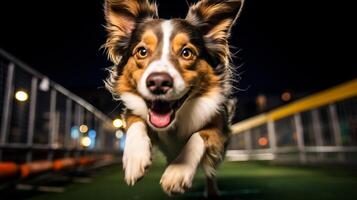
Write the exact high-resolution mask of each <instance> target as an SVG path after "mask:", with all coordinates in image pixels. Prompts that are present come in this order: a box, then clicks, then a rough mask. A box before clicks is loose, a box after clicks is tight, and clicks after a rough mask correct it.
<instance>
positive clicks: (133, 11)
mask: <svg viewBox="0 0 357 200" xmlns="http://www.w3.org/2000/svg"><path fill="white" fill-rule="evenodd" d="M104 14H105V19H106V21H107V31H108V33H109V35H108V39H107V42H106V43H105V45H104V46H105V48H106V49H107V50H108V53H109V57H110V58H111V60H112V61H113V62H114V63H116V62H118V60H119V58H118V55H117V54H121V53H122V52H123V51H125V50H127V48H128V44H129V40H130V37H131V35H132V33H133V31H134V30H135V28H136V26H137V25H138V23H140V22H142V21H144V20H145V19H147V18H157V17H158V14H157V6H156V4H155V3H150V2H149V0H105V4H104Z"/></svg>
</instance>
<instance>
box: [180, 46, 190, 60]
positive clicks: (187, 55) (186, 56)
mask: <svg viewBox="0 0 357 200" xmlns="http://www.w3.org/2000/svg"><path fill="white" fill-rule="evenodd" d="M181 56H182V58H184V59H187V60H190V59H192V58H193V53H192V50H191V49H189V48H184V49H182V51H181Z"/></svg>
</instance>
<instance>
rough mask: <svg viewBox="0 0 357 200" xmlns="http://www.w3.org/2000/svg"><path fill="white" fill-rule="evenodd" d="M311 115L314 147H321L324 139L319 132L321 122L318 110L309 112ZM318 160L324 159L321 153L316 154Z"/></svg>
mask: <svg viewBox="0 0 357 200" xmlns="http://www.w3.org/2000/svg"><path fill="white" fill-rule="evenodd" d="M311 115H312V124H313V127H312V128H313V130H314V136H315V140H316V146H323V144H324V139H323V137H322V130H321V120H320V116H319V112H318V110H316V109H315V110H312V111H311ZM318 158H319V159H320V160H324V159H325V155H324V154H323V153H318Z"/></svg>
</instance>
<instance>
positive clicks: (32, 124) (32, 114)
mask: <svg viewBox="0 0 357 200" xmlns="http://www.w3.org/2000/svg"><path fill="white" fill-rule="evenodd" d="M37 83H38V79H37V78H36V77H32V81H31V97H30V110H29V113H30V114H29V125H28V129H27V146H29V147H30V146H31V145H32V144H33V133H34V128H35V117H36V101H37ZM31 160H32V152H31V150H29V151H27V153H26V162H31Z"/></svg>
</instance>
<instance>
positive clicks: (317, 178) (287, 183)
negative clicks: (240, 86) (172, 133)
mask: <svg viewBox="0 0 357 200" xmlns="http://www.w3.org/2000/svg"><path fill="white" fill-rule="evenodd" d="M163 171H164V164H163V162H161V161H157V162H156V163H155V164H154V165H153V166H152V167H151V168H150V171H149V173H148V175H147V176H145V178H144V179H142V180H141V181H140V182H139V183H137V184H136V185H135V186H134V187H129V186H126V185H125V183H124V181H123V172H122V170H121V166H120V165H118V166H113V167H111V168H108V169H106V170H104V171H103V172H101V173H99V174H98V175H97V176H96V178H94V179H93V182H91V183H87V184H79V183H76V184H70V185H67V186H66V191H65V192H64V193H59V194H53V193H43V194H40V195H36V196H34V197H32V198H31V199H33V200H62V199H65V200H72V199H77V200H82V199H83V200H106V199H115V200H121V199H133V200H136V199H204V197H203V195H202V194H203V190H204V176H203V174H202V172H199V173H198V175H197V176H196V177H195V179H194V184H193V187H192V189H191V190H190V191H188V192H187V193H186V194H185V195H178V196H175V197H171V198H169V197H167V196H166V195H165V194H164V193H163V192H162V190H161V188H160V185H159V180H160V176H161V174H162V173H163ZM218 183H219V187H220V189H221V191H222V196H221V198H220V199H241V200H248V199H249V200H251V199H254V200H255V199H257V200H258V199H262V200H270V199H271V200H273V199H274V200H275V199H278V200H280V199H281V200H295V199H296V200H302V199H304V200H306V199H314V200H329V199H333V200H337V199H338V200H339V199H342V200H348V199H351V200H352V199H354V200H355V199H357V172H354V171H353V170H351V169H349V170H345V169H342V168H334V169H318V168H316V167H315V168H306V167H305V168H299V167H283V166H271V165H267V164H259V163H240V162H226V163H224V164H223V165H222V166H221V167H220V169H219V172H218Z"/></svg>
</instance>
